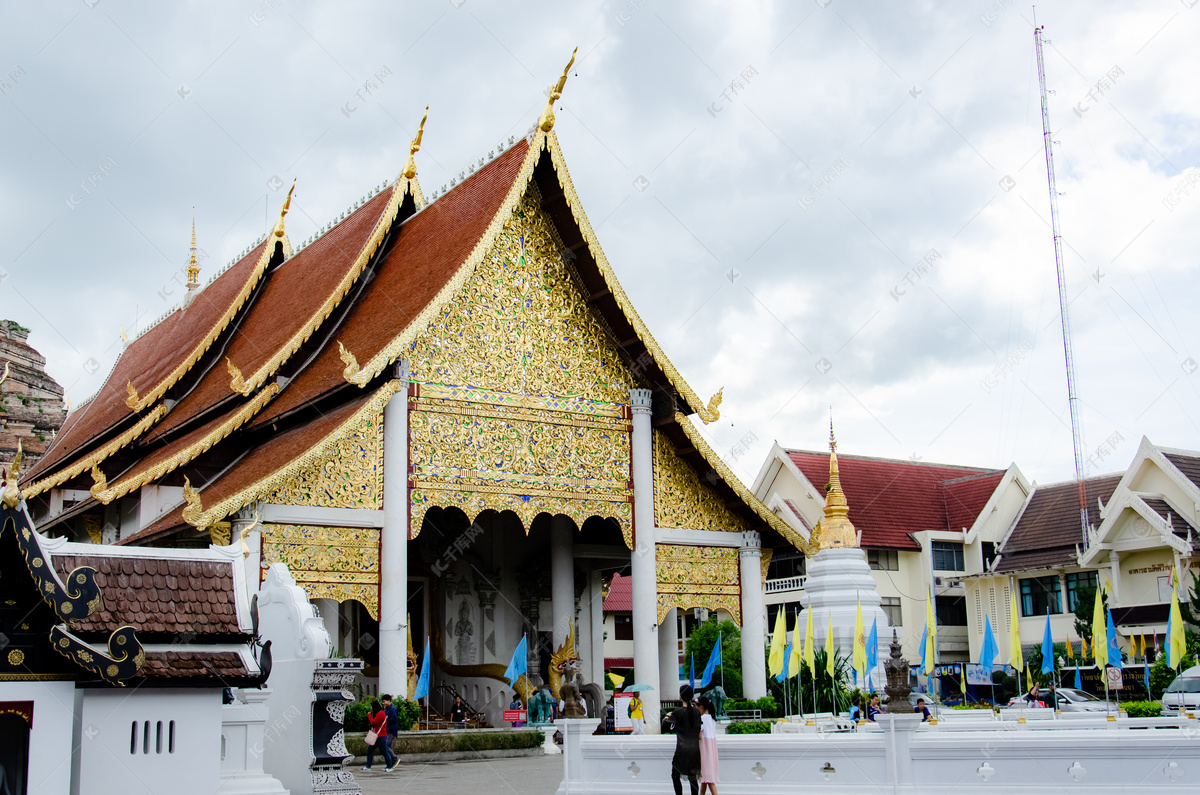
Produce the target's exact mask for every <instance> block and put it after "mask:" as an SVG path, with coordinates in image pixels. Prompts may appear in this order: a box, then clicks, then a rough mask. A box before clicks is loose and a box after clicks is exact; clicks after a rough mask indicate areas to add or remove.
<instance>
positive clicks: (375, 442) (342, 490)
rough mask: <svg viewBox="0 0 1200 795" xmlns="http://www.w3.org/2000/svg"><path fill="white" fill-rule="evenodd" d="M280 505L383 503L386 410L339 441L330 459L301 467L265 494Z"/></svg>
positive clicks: (359, 505) (366, 505) (364, 505)
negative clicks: (277, 486) (276, 487)
mask: <svg viewBox="0 0 1200 795" xmlns="http://www.w3.org/2000/svg"><path fill="white" fill-rule="evenodd" d="M263 501H264V502H269V503H275V504H277V505H310V506H315V507H319V508H376V509H378V508H382V507H383V414H382V413H377V414H374V415H371V416H370V417H369V418H368V419H367V420H366V421H365V422H364V423H363V424H362V425H361V426H360V427H358V428H355V429H354V431H353V432H352V433H351V434H350V435H349V436H347V437H346V438H345V439H342V440H341V441H339V442H338V443H337V446H336V447H335V448H334V452H333V454H332V455H331V456H330V458H329V459H328V460H327V461H324V462H322V463H320V464H319V465H313V466H309V467H305V468H303V469H300V470H298V471H297V472H295V473H293V474H291V475H289V476H288V478H287V479H286V480H285V481H284V483H283V484H282V485H281V486H280V487H279V488H278V489H276V490H275V491H273V492H272V493H270V494H268V495H266V496H265V497H264V498H263Z"/></svg>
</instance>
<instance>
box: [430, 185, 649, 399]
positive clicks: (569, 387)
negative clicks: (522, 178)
mask: <svg viewBox="0 0 1200 795" xmlns="http://www.w3.org/2000/svg"><path fill="white" fill-rule="evenodd" d="M541 201H542V200H541V195H540V194H539V193H538V191H537V188H536V186H535V185H533V184H532V183H531V184H530V185H529V187H528V189H527V190H526V191H525V194H524V196H523V197H522V198H521V200H520V201H519V203H518V204H517V206H516V207H515V208H514V209H513V211H512V214H511V215H510V216H509V217H508V219H507V221H506V222H505V223H504V226H503V227H502V229H501V230H500V232H499V234H498V235H497V236H496V238H495V241H494V243H493V245H492V246H491V248H490V249H489V250H488V251H487V253H486V254H485V255H484V256H483V259H482V261H481V262H480V263H479V264H478V266H477V267H476V268H475V272H474V274H473V276H472V278H471V279H470V280H469V281H467V282H466V284H464V285H463V287H462V289H461V290H460V291H459V292H458V294H457V295H455V296H454V297H452V298H451V299H450V300H449V301H448V302H447V303H446V304H445V305H444V306H443V307H442V311H441V313H440V315H438V316H437V317H435V318H434V319H433V320H432V322H431V323H430V324H429V326H428V327H427V328H426V329H425V330H424V332H423V333H422V334H421V336H420V337H419V338H418V339H417V340H415V342H414V343H413V345H412V347H411V349H410V351H409V353H408V357H409V360H410V361H411V363H412V378H413V380H414V381H426V382H433V383H438V384H454V385H469V386H475V387H486V388H488V389H493V390H496V391H499V392H507V393H509V394H512V395H538V396H557V397H581V398H586V399H592V400H600V401H607V402H609V403H615V404H624V403H627V402H628V401H629V390H630V389H631V388H632V387H635V386H637V384H636V383H634V381H633V379H632V377H631V375H630V373H629V372H628V370H627V369H626V367H625V365H624V364H623V363H622V361H621V357H620V354H619V353H618V350H617V346H616V344H615V343H614V342H613V339H612V335H611V334H610V332H609V331H608V329H607V328H605V327H604V325H603V324H602V322H601V321H600V320H599V318H598V317H597V316H596V314H595V313H593V312H592V310H591V308H590V307H589V306H588V303H587V300H586V299H585V297H584V295H583V292H582V291H581V289H580V287H579V286H578V283H577V278H576V276H575V273H574V271H573V269H572V268H571V267H570V265H569V264H568V261H567V259H566V258H565V257H564V256H563V252H564V251H565V248H564V246H563V245H562V242H561V241H560V240H559V238H558V234H557V232H556V231H555V229H554V226H553V224H552V223H551V222H550V219H549V217H548V216H547V215H546V213H544V212H543V211H542V210H541Z"/></svg>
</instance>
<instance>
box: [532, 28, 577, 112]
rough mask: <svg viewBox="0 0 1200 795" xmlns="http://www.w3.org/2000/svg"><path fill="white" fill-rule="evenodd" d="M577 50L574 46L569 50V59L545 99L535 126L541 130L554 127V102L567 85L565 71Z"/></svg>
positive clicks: (560, 96) (571, 64) (571, 63)
mask: <svg viewBox="0 0 1200 795" xmlns="http://www.w3.org/2000/svg"><path fill="white" fill-rule="evenodd" d="M578 52H579V48H578V47H576V48H575V49H574V50H572V51H571V60H569V61H567V65H566V66H564V67H563V70H562V74H561V75H559V78H558V83H556V84H555V85H554V88H552V89H550V96H549V98H548V99H547V100H546V107H545V108H544V109H543V110H542V115H541V118H539V119H538V123H537V126H538V128H539V129H540V130H541V131H542V132H550V131H551V130H553V129H554V103H555V102H557V101H558V100H559V99H561V98H562V92H563V88H565V87H566V85H567V72H569V71H570V70H571V67H572V66H573V65H574V63H575V54H576V53H578Z"/></svg>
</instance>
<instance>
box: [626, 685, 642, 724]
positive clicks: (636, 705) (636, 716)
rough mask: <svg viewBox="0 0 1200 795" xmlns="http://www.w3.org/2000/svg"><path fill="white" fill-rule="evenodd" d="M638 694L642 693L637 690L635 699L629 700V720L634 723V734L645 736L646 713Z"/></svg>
mask: <svg viewBox="0 0 1200 795" xmlns="http://www.w3.org/2000/svg"><path fill="white" fill-rule="evenodd" d="M626 692H628V691H626ZM638 692H640V691H637V690H635V691H634V693H633V698H631V699H629V720H631V721H632V722H633V733H634V734H645V733H646V713H645V709H644V707H643V705H642V697H641V696H639V695H638Z"/></svg>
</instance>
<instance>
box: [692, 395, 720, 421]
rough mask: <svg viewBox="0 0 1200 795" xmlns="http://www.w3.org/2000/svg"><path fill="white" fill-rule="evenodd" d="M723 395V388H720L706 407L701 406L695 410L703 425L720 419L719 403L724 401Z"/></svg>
mask: <svg viewBox="0 0 1200 795" xmlns="http://www.w3.org/2000/svg"><path fill="white" fill-rule="evenodd" d="M724 395H725V387H721V388H720V389H718V390H717V394H715V395H713V396H712V397H710V398H709V399H708V405H707V406H701V407H700V408H698V409H696V416H697V417H699V418H700V421H701V422H703V423H704V424H705V425H708V424H709V423H710V422H716V421H717V420H719V419H721V401H722V400H724Z"/></svg>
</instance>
